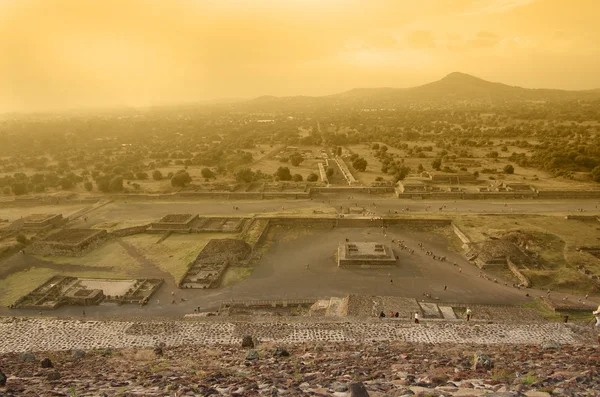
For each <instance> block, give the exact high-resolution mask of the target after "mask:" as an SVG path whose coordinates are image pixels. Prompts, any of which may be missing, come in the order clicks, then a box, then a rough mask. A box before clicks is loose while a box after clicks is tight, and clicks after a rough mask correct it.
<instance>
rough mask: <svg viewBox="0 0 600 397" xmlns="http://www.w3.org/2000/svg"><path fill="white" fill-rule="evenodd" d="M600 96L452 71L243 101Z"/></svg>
mask: <svg viewBox="0 0 600 397" xmlns="http://www.w3.org/2000/svg"><path fill="white" fill-rule="evenodd" d="M596 97H599V98H600V89H590V90H578V91H575V90H562V89H551V88H524V87H520V86H511V85H508V84H504V83H500V82H492V81H487V80H484V79H482V78H479V77H476V76H473V75H470V74H467V73H462V72H452V73H449V74H447V75H446V76H444V77H442V78H441V79H439V80H436V81H433V82H430V83H426V84H422V85H418V86H413V87H405V88H394V87H358V88H353V89H350V90H347V91H343V92H340V93H336V94H330V95H324V96H281V97H278V96H273V95H263V96H260V97H257V98H253V99H250V100H248V101H246V102H243V104H244V105H248V106H253V105H261V106H271V107H274V108H277V107H290V106H293V107H312V106H324V105H331V106H365V107H369V106H377V107H379V106H384V107H389V106H396V105H400V106H401V105H406V104H411V103H442V102H443V103H448V102H473V103H489V104H491V103H502V102H504V103H506V102H519V101H547V100H569V99H588V98H596Z"/></svg>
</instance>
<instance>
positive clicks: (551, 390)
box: [0, 338, 600, 397]
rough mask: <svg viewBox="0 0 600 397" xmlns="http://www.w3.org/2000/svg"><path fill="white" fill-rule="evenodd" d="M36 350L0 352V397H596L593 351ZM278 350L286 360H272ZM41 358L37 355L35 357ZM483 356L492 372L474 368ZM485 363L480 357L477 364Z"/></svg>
mask: <svg viewBox="0 0 600 397" xmlns="http://www.w3.org/2000/svg"><path fill="white" fill-rule="evenodd" d="M240 341H241V338H240V339H238V343H237V344H233V345H228V346H225V345H210V346H180V347H168V346H165V347H163V348H162V355H158V354H156V352H155V350H154V349H153V348H151V347H149V348H127V349H119V350H106V349H99V350H91V351H87V352H86V354H85V356H84V357H81V358H80V359H79V361H74V360H73V357H72V353H71V352H69V351H64V352H43V356H44V357H46V356H47V357H52V362H53V364H54V368H40V365H39V362H36V361H27V360H22V359H21V357H20V355H19V354H18V353H6V354H1V355H0V369H1V371H4V373H6V376H7V377H8V379H7V380H6V385H3V376H2V372H1V371H0V395H1V396H7V397H17V396H18V397H21V396H39V397H50V396H74V395H77V396H82V397H83V396H86V397H92V396H94V397H98V396H107V397H112V396H177V397H179V396H208V395H212V396H335V397H353V396H356V397H358V396H361V397H364V396H370V397H388V396H389V397H400V396H420V397H425V396H463V397H466V396H496V397H499V396H527V397H548V396H599V395H600V377H599V376H598V368H600V347H598V346H597V345H596V346H583V345H580V346H575V345H562V346H560V347H559V348H553V349H544V348H542V347H541V346H540V345H539V344H536V345H504V344H493V345H488V346H485V347H482V346H481V345H476V344H462V345H459V344H448V343H447V344H438V345H432V344H424V343H405V342H376V343H372V342H361V343H347V342H339V343H327V342H325V343H324V342H310V343H308V342H307V343H293V344H287V345H284V346H279V345H276V344H274V343H271V342H263V343H261V344H260V346H257V347H256V348H255V349H254V350H250V351H254V352H255V353H256V356H257V358H256V359H253V360H247V359H246V358H247V354H248V353H249V351H247V349H246V348H242V347H241V346H240V345H241V343H240ZM277 349H279V350H283V349H284V350H285V351H287V352H288V353H289V356H287V357H286V356H281V355H276V354H275V352H276V351H277ZM40 355H42V354H40ZM476 355H477V357H480V358H482V359H483V358H484V356H485V357H487V359H489V360H490V361H493V362H494V366H493V368H491V369H489V368H490V367H489V366H488V367H487V368H486V366H481V365H478V366H476V369H474V366H473V358H474V357H475V356H476ZM484 361H485V360H484Z"/></svg>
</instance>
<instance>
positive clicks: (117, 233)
mask: <svg viewBox="0 0 600 397" xmlns="http://www.w3.org/2000/svg"><path fill="white" fill-rule="evenodd" d="M149 227H150V224H147V225H141V226H132V227H125V228H123V229H117V230H113V231H112V232H110V233H108V235H109V237H125V236H133V235H134V234H139V233H145V232H146V230H148V228H149Z"/></svg>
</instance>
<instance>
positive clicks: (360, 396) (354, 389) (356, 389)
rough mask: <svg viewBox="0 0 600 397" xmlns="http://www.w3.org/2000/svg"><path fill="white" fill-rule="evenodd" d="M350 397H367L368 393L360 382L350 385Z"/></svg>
mask: <svg viewBox="0 0 600 397" xmlns="http://www.w3.org/2000/svg"><path fill="white" fill-rule="evenodd" d="M350 397H369V392H368V391H367V389H366V388H365V385H364V384H363V383H362V382H357V383H351V384H350Z"/></svg>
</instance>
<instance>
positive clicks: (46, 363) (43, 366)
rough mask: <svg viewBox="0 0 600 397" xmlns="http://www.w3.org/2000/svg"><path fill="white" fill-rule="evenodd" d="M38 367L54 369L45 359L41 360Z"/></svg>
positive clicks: (48, 360)
mask: <svg viewBox="0 0 600 397" xmlns="http://www.w3.org/2000/svg"><path fill="white" fill-rule="evenodd" d="M40 365H41V366H42V368H52V367H54V365H53V364H52V361H51V360H50V359H49V358H48V357H46V358H44V359H43V360H42V362H41V363H40Z"/></svg>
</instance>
